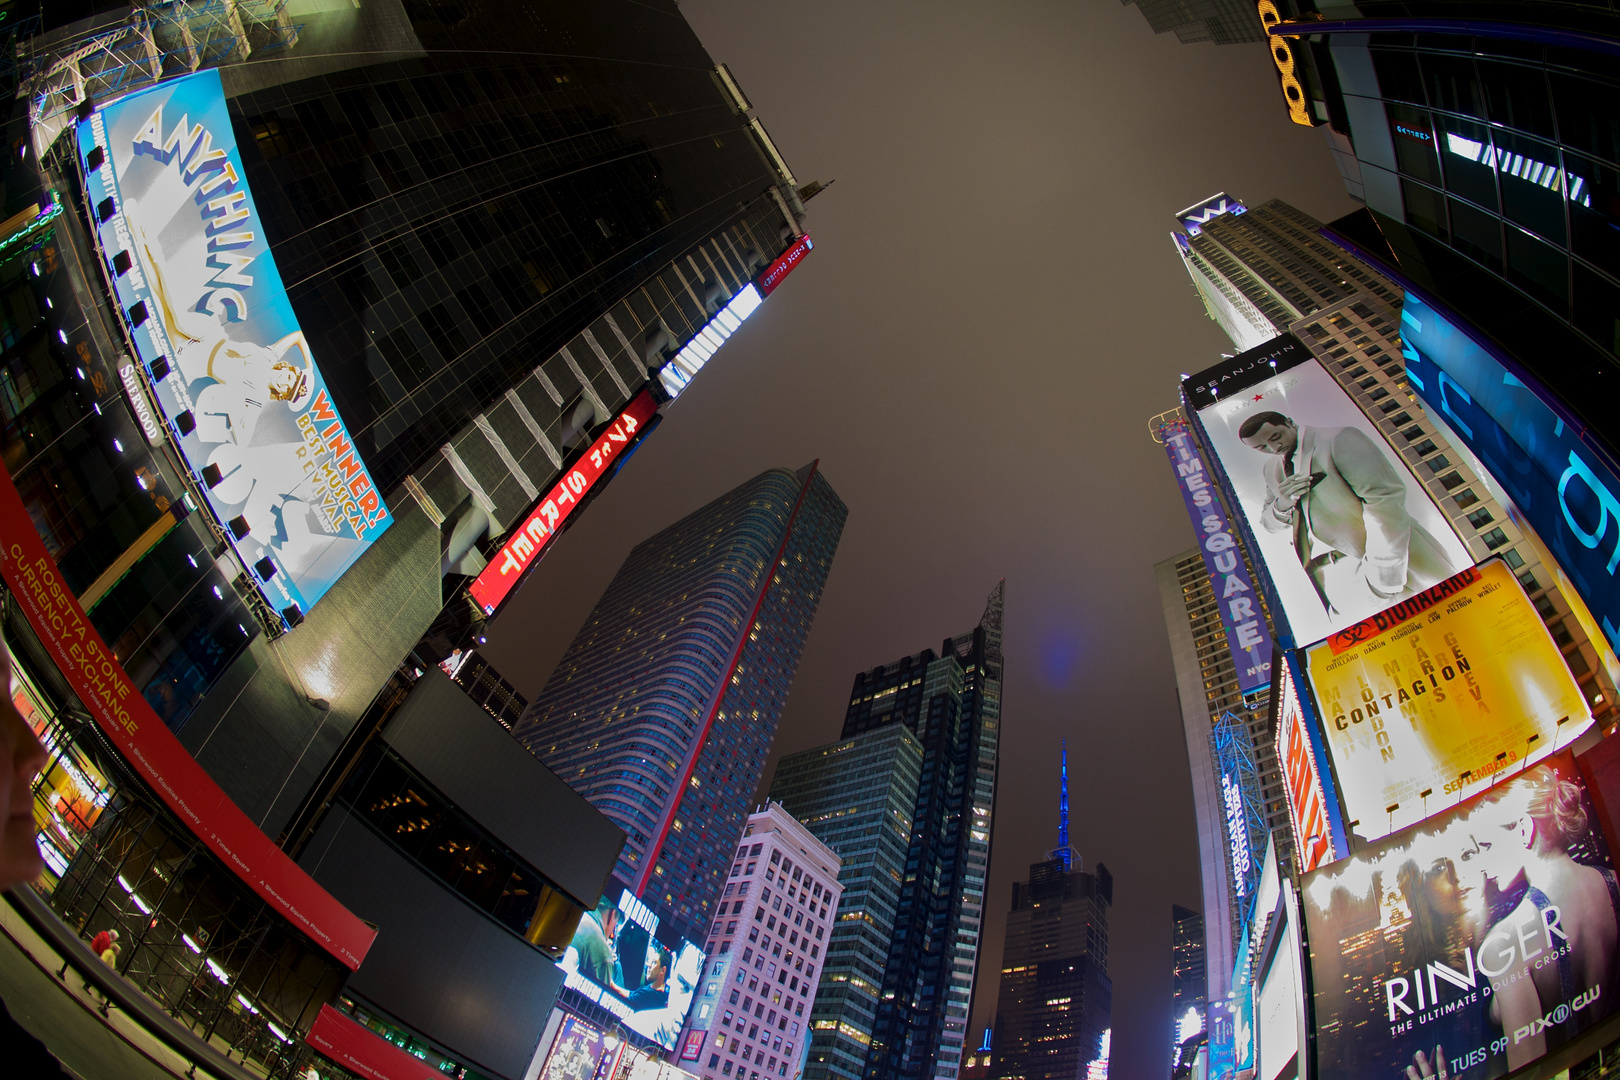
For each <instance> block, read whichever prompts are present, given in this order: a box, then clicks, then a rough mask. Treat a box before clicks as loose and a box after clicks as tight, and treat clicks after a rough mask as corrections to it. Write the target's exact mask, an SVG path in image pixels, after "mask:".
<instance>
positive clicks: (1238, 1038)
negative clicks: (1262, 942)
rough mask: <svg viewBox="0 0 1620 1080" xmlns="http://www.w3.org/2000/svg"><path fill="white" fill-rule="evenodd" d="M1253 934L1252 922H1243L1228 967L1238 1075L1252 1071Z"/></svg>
mask: <svg viewBox="0 0 1620 1080" xmlns="http://www.w3.org/2000/svg"><path fill="white" fill-rule="evenodd" d="M1253 935H1254V923H1253V922H1245V923H1244V924H1243V934H1242V936H1241V938H1240V940H1239V941H1238V942H1237V946H1238V953H1237V963H1236V964H1235V965H1234V966H1233V968H1232V1069H1233V1071H1234V1072H1237V1073H1239V1074H1242V1073H1246V1072H1247V1073H1252V1072H1253V1070H1254V1050H1255V1046H1254V985H1253V975H1254V937H1253Z"/></svg>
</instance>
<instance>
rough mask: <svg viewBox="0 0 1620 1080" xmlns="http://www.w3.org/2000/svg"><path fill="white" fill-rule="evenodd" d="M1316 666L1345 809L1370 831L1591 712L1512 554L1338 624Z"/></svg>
mask: <svg viewBox="0 0 1620 1080" xmlns="http://www.w3.org/2000/svg"><path fill="white" fill-rule="evenodd" d="M1306 666H1307V670H1308V672H1309V673H1310V683H1311V687H1312V689H1313V690H1314V691H1315V693H1316V700H1317V704H1318V711H1319V714H1320V715H1321V717H1322V730H1323V733H1324V735H1325V737H1326V741H1327V746H1328V754H1329V756H1330V757H1331V758H1332V759H1333V772H1334V775H1335V776H1336V777H1337V778H1338V786H1339V792H1340V794H1341V795H1342V797H1343V798H1344V803H1345V812H1346V813H1347V814H1348V815H1349V817H1350V818H1351V819H1352V820H1359V821H1360V822H1361V824H1359V825H1358V826H1357V827H1356V831H1357V832H1358V833H1359V834H1360V835H1361V836H1363V837H1366V838H1368V839H1376V838H1378V837H1380V836H1385V835H1387V834H1388V833H1390V832H1392V831H1394V830H1396V829H1400V828H1402V827H1404V826H1406V825H1411V824H1415V823H1416V822H1418V821H1420V820H1422V819H1423V818H1424V817H1426V816H1427V813H1426V811H1427V812H1433V811H1435V810H1437V809H1439V808H1440V807H1443V806H1447V805H1450V804H1452V803H1455V802H1456V801H1457V800H1458V798H1459V797H1462V798H1466V797H1468V796H1469V795H1472V794H1474V793H1475V792H1477V791H1479V790H1481V789H1482V788H1485V787H1487V786H1489V785H1490V784H1491V783H1492V781H1493V780H1495V779H1497V773H1499V772H1517V771H1518V770H1519V769H1521V768H1523V766H1524V763H1525V761H1526V759H1528V760H1530V761H1532V762H1533V761H1538V760H1540V759H1541V758H1544V757H1546V756H1547V755H1548V754H1551V753H1553V752H1554V750H1556V749H1557V748H1558V747H1560V746H1568V745H1569V744H1570V743H1571V742H1572V741H1573V740H1574V739H1575V737H1576V736H1578V735H1579V734H1580V733H1581V732H1583V731H1585V730H1586V728H1587V727H1588V726H1589V725H1590V724H1591V722H1592V721H1591V716H1590V714H1589V713H1588V711H1587V708H1586V702H1585V700H1584V699H1583V698H1582V696H1581V691H1580V687H1578V686H1577V685H1576V684H1575V680H1574V678H1573V677H1572V676H1571V675H1570V672H1569V667H1568V665H1566V664H1565V663H1564V658H1563V656H1562V655H1561V654H1560V653H1559V649H1558V645H1557V644H1556V643H1555V642H1554V641H1553V639H1552V637H1551V636H1550V635H1549V634H1548V633H1547V627H1546V626H1545V625H1544V624H1543V623H1542V621H1541V616H1540V615H1539V614H1537V612H1536V609H1535V608H1534V607H1533V606H1531V604H1530V601H1529V599H1528V598H1527V597H1526V596H1525V594H1524V589H1523V588H1522V587H1521V586H1520V585H1519V583H1518V581H1517V580H1515V578H1514V577H1513V574H1512V572H1511V571H1510V570H1509V569H1508V568H1507V566H1506V564H1504V563H1503V562H1502V561H1501V560H1500V559H1492V560H1490V561H1489V562H1486V563H1483V564H1481V565H1480V566H1477V567H1471V568H1470V569H1468V570H1465V571H1463V572H1462V573H1460V574H1458V575H1456V576H1455V577H1452V578H1449V579H1448V580H1446V581H1443V582H1441V583H1440V584H1439V585H1436V586H1435V587H1434V588H1432V589H1428V590H1426V591H1424V592H1422V593H1419V594H1418V595H1417V596H1414V597H1411V598H1410V599H1408V600H1404V601H1402V602H1401V603H1399V604H1397V605H1395V606H1394V607H1392V608H1390V609H1388V610H1387V611H1383V612H1380V613H1379V614H1377V615H1375V616H1373V617H1372V618H1370V619H1367V620H1365V621H1363V622H1360V623H1357V624H1356V625H1354V626H1351V627H1347V628H1346V629H1344V630H1341V631H1339V632H1338V633H1337V634H1334V635H1333V636H1332V637H1330V638H1328V640H1327V641H1325V642H1323V643H1322V644H1320V645H1316V646H1314V647H1312V648H1311V649H1310V650H1309V651H1308V652H1307V654H1306ZM1424 792H1428V795H1427V796H1426V797H1425V795H1424ZM1391 806H1394V807H1396V809H1395V810H1394V811H1393V812H1390V811H1389V809H1388V808H1389V807H1391Z"/></svg>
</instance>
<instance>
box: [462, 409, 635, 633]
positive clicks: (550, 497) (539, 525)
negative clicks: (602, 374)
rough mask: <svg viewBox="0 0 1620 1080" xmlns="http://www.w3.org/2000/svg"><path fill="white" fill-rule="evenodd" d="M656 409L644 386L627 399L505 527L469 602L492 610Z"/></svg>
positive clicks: (507, 594)
mask: <svg viewBox="0 0 1620 1080" xmlns="http://www.w3.org/2000/svg"><path fill="white" fill-rule="evenodd" d="M657 412H658V403H657V402H655V401H654V400H653V396H652V394H651V393H649V392H648V391H646V390H643V391H641V393H639V394H637V395H636V396H635V397H633V398H631V399H630V401H629V403H628V404H626V405H625V407H624V410H623V411H622V412H620V413H619V415H618V416H616V417H614V418H613V423H611V424H609V425H608V429H607V430H606V431H604V432H602V434H601V435H600V436H598V437H597V439H596V441H595V442H593V443H592V444H591V447H590V449H589V450H587V451H585V453H584V454H582V455H580V458H579V460H578V461H576V462H574V464H573V465H572V466H571V467H570V468H569V469H568V471H567V472H566V473H564V474H563V475H562V477H561V478H560V479H559V480H558V481H557V482H556V483H555V484H553V485H552V486H551V490H550V491H548V492H546V497H545V498H543V499H541V500H540V501H539V502H538V503H536V504H535V507H534V509H533V510H531V511H530V512H529V516H528V517H527V518H525V519H524V520H523V523H522V524H521V525H519V526H518V527H517V528H515V529H513V530H512V531H511V533H510V535H509V536H508V537H507V540H506V543H504V544H502V545H501V550H500V551H498V552H496V553H495V557H494V558H492V559H490V560H489V565H488V566H486V567H484V569H483V571H482V572H481V573H480V574H479V575H478V577H477V578H475V579H474V580H473V583H472V586H471V587H470V588H469V590H468V591H469V592H471V593H472V598H473V601H474V602H475V603H476V604H477V605H478V606H479V607H481V608H483V609H484V614H486V615H493V614H495V609H496V608H497V607H499V606H500V605H501V602H502V601H504V600H505V599H506V598H507V597H508V596H509V595H511V593H512V590H513V589H515V588H517V584H518V582H519V581H520V580H522V578H523V575H524V574H525V573H526V572H527V571H528V569H529V567H531V566H533V565H534V564H535V563H536V562H538V561H539V560H540V556H542V555H544V554H545V552H546V548H547V547H549V546H550V545H551V541H552V540H553V539H554V538H555V537H556V535H557V534H558V533H559V532H561V531H562V529H563V527H564V526H565V525H566V524H567V522H568V519H569V518H571V517H572V516H573V514H574V511H575V510H578V509H579V505H580V503H581V501H583V500H584V498H585V496H586V495H588V494H589V493H590V491H591V489H592V488H594V487H595V486H596V484H597V482H598V481H600V480H601V479H602V477H603V475H604V474H606V473H607V472H608V470H609V469H610V468H611V467H612V466H613V464H614V463H615V462H617V461H619V460H620V459H622V458H623V457H624V454H625V451H626V450H628V449H629V448H630V447H631V446H632V445H634V444H635V441H636V440H637V439H638V438H640V434H638V432H639V433H641V434H645V432H644V431H642V429H643V428H644V427H646V425H647V422H648V421H649V420H651V419H652V418H653V416H654V415H655V414H656V413H657Z"/></svg>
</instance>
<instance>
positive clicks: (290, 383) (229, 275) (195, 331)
mask: <svg viewBox="0 0 1620 1080" xmlns="http://www.w3.org/2000/svg"><path fill="white" fill-rule="evenodd" d="M78 141H79V151H80V154H81V155H84V157H85V161H86V175H85V188H86V194H87V197H88V202H89V205H90V206H91V207H92V208H96V214H95V217H96V218H97V222H96V227H97V232H98V235H99V237H100V239H101V246H102V250H103V252H104V253H105V255H106V257H107V259H108V261H109V262H110V263H111V264H112V269H113V271H114V274H113V280H114V287H115V291H116V292H117V295H118V301H119V306H120V307H121V308H122V309H123V311H124V312H125V315H126V325H127V327H128V329H129V332H130V337H131V339H132V340H133V342H134V344H135V349H136V352H137V353H138V354H139V355H140V359H141V362H142V364H143V366H144V367H145V369H146V371H145V375H146V383H147V386H148V387H149V388H150V389H151V390H152V392H153V395H154V397H155V398H156V400H157V404H158V406H159V408H160V409H161V411H162V413H163V416H164V420H165V422H166V423H165V427H166V428H167V430H168V433H169V436H170V438H171V439H173V440H174V442H175V443H176V445H177V446H178V447H179V449H180V452H181V454H182V455H183V456H184V457H185V460H186V464H187V466H188V468H189V469H190V471H191V472H192V474H193V475H194V476H196V477H197V478H198V479H199V480H200V481H201V483H200V485H199V486H200V488H201V489H202V490H203V491H204V492H205V493H206V496H207V498H208V501H209V504H210V509H211V510H212V511H213V513H214V514H215V516H216V517H217V518H218V520H219V521H220V523H221V524H222V525H225V526H226V527H227V528H229V529H230V531H231V534H232V538H233V543H234V544H235V547H236V551H237V554H238V555H239V556H240V557H241V559H242V562H243V563H244V564H245V565H246V566H248V567H256V568H257V569H255V570H254V571H253V576H254V578H255V580H256V581H257V582H258V583H260V588H261V589H262V590H263V591H264V593H265V595H266V596H267V598H268V599H269V600H270V602H271V603H272V605H273V606H274V607H275V608H276V609H277V610H285V609H286V608H287V607H288V606H289V605H292V604H297V605H298V608H299V609H300V610H301V611H306V612H307V611H308V610H309V609H310V608H311V607H313V606H314V604H315V602H316V601H318V600H319V599H320V598H321V596H323V595H324V594H325V593H326V591H327V590H328V589H330V588H331V587H332V585H333V584H334V583H335V582H336V581H337V579H338V578H339V577H341V576H342V575H343V573H344V572H345V571H347V570H348V568H349V567H350V566H352V565H354V562H355V560H356V559H358V558H359V557H360V556H361V555H362V554H363V553H364V552H365V550H366V548H367V547H368V546H370V544H371V543H372V542H373V541H375V540H376V539H377V537H378V536H379V535H380V534H381V533H382V531H383V530H384V529H386V528H387V527H388V525H389V524H390V523H391V521H392V517H391V515H390V514H389V511H388V507H387V506H386V505H385V504H384V502H383V498H382V493H381V492H379V491H377V490H376V487H375V485H374V484H373V483H372V480H371V475H370V472H369V471H368V470H367V469H366V466H365V463H364V462H363V461H362V460H361V458H360V455H359V453H358V451H357V450H356V449H355V447H354V443H353V441H352V440H351V438H350V436H349V431H348V429H347V427H346V426H345V424H344V422H343V418H342V417H341V416H339V415H338V413H337V410H336V407H335V405H334V403H333V401H332V397H331V394H330V393H329V391H328V390H327V386H326V380H325V379H324V378H323V377H322V375H321V371H320V368H319V367H318V366H317V364H316V362H315V356H314V354H313V351H312V350H311V348H310V343H309V341H308V339H307V338H306V337H305V336H304V332H303V330H302V329H301V328H300V326H299V324H298V319H297V317H296V316H295V315H294V314H293V310H292V305H291V303H290V302H289V301H288V299H287V293H286V289H285V288H284V287H283V285H282V280H281V274H280V272H279V271H278V269H277V267H276V261H275V257H274V256H273V255H272V254H271V252H270V247H269V243H268V240H267V237H266V234H265V229H264V223H263V222H262V221H261V220H260V216H259V212H258V208H257V207H256V205H255V204H254V201H253V195H252V192H251V191H250V190H249V189H248V185H247V180H246V174H245V173H244V171H243V167H242V160H241V154H240V153H239V151H238V148H237V144H236V137H235V134H234V132H233V131H232V127H231V117H230V114H229V111H228V109H227V107H226V103H225V96H224V92H223V90H222V88H221V85H220V80H219V72H218V71H217V70H212V69H211V70H208V71H202V72H198V73H197V74H195V75H188V76H186V77H184V78H179V79H173V80H170V81H167V82H163V83H160V84H158V85H157V86H154V87H152V88H151V89H149V90H144V91H141V92H139V93H135V94H130V95H128V96H126V97H123V98H119V99H118V100H116V101H114V102H113V103H112V104H110V105H108V106H106V107H104V108H102V109H99V110H97V111H96V112H95V113H92V114H91V116H90V117H89V119H87V120H84V121H81V122H80V124H79V127H78ZM97 147H100V148H101V151H102V152H101V155H100V157H101V160H100V162H99V164H98V165H97V167H95V168H90V167H89V166H90V164H91V163H92V162H94V161H95V158H94V157H93V156H92V155H93V151H94V150H95V149H96V148H97ZM109 211H110V212H109ZM120 267H122V268H123V270H122V272H121V273H120V272H118V271H119V269H120ZM129 374H130V375H132V374H133V373H129ZM232 522H235V523H236V526H235V527H234V528H231V526H230V523H232ZM264 560H268V562H265V561H264Z"/></svg>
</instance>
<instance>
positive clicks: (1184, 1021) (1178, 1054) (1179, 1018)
mask: <svg viewBox="0 0 1620 1080" xmlns="http://www.w3.org/2000/svg"><path fill="white" fill-rule="evenodd" d="M1170 926H1171V931H1170V970H1171V990H1170V1028H1171V1031H1170V1067H1171V1069H1172V1071H1173V1070H1175V1069H1177V1068H1179V1067H1180V1066H1181V1065H1182V1063H1183V1062H1185V1061H1186V1060H1187V1059H1188V1055H1189V1054H1190V1052H1191V1050H1192V1048H1193V1047H1194V1046H1196V1045H1197V1043H1198V1039H1199V1037H1200V1036H1201V1035H1202V1034H1203V1033H1204V1031H1205V1028H1206V1021H1205V1018H1204V1007H1205V1005H1206V1004H1207V1003H1208V1001H1209V979H1208V977H1207V976H1206V973H1205V970H1204V967H1205V965H1204V917H1203V916H1202V915H1200V914H1199V913H1198V912H1196V911H1189V910H1188V909H1187V908H1184V907H1182V906H1181V905H1180V904H1172V905H1171V906H1170Z"/></svg>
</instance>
